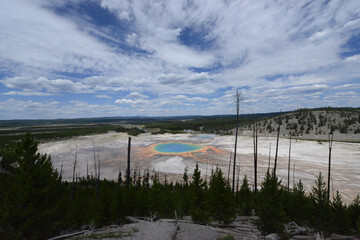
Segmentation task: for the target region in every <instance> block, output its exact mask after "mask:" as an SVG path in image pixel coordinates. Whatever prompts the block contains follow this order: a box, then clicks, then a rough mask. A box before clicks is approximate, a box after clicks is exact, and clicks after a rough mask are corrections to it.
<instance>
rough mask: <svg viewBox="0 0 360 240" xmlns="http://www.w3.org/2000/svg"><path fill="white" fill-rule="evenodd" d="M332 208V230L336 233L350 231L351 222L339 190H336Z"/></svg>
mask: <svg viewBox="0 0 360 240" xmlns="http://www.w3.org/2000/svg"><path fill="white" fill-rule="evenodd" d="M330 209H331V231H332V232H335V233H342V234H345V233H348V232H349V222H348V219H349V218H348V216H347V211H346V206H345V205H344V204H343V201H342V199H341V195H340V193H339V191H338V190H337V191H336V194H335V196H334V197H333V201H332V202H331V205H330Z"/></svg>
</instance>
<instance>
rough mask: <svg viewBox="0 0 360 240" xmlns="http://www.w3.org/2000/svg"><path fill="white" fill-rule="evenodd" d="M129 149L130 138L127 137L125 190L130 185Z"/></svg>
mask: <svg viewBox="0 0 360 240" xmlns="http://www.w3.org/2000/svg"><path fill="white" fill-rule="evenodd" d="M130 148H131V137H129V143H128V159H127V169H126V188H127V189H129V184H130Z"/></svg>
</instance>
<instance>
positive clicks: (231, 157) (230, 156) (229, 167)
mask: <svg viewBox="0 0 360 240" xmlns="http://www.w3.org/2000/svg"><path fill="white" fill-rule="evenodd" d="M232 154H233V153H232V152H231V153H230V160H229V171H228V182H229V184H230V169H231V158H232Z"/></svg>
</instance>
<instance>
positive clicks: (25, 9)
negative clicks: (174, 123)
mask: <svg viewBox="0 0 360 240" xmlns="http://www.w3.org/2000/svg"><path fill="white" fill-rule="evenodd" d="M236 89H239V90H240V91H241V94H242V96H243V101H242V105H241V113H252V112H271V111H279V110H280V109H281V110H283V111H286V110H294V109H297V108H303V107H308V108H312V107H322V106H334V107H336V106H348V107H359V106H360V105H359V103H360V1H358V0H353V1H351V0H347V1H341V0H338V1H333V0H330V1H329V0H327V1H321V0H317V1H285V0H284V1H271V0H270V1H268V0H263V1H252V0H242V1H231V0H230V1H229V0H227V1H224V0H213V1H190V0H186V1H181V0H164V1H146V0H144V1H140V0H139V1H136V0H133V1H111V0H96V1H95V0H94V1H91V0H64V1H50V0H48V1H45V0H32V1H28V0H23V1H21V0H2V1H0V119H24V118H27V119H34V118H35V119H39V118H78V117H104V116H175V115H214V114H233V113H235V108H234V93H235V91H236Z"/></svg>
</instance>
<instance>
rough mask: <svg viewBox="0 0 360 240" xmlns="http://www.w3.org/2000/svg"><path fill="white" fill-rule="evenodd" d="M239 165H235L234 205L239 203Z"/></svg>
mask: <svg viewBox="0 0 360 240" xmlns="http://www.w3.org/2000/svg"><path fill="white" fill-rule="evenodd" d="M239 182H240V164H238V165H237V180H236V204H237V203H238V202H239Z"/></svg>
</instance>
